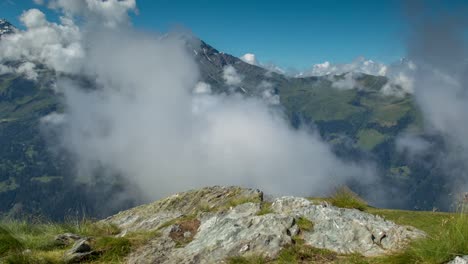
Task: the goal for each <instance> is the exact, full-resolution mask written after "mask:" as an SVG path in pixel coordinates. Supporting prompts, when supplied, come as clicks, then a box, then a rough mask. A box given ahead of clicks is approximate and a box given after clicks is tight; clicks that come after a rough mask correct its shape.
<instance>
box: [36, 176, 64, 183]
mask: <svg viewBox="0 0 468 264" xmlns="http://www.w3.org/2000/svg"><path fill="white" fill-rule="evenodd" d="M61 179H63V177H60V176H42V177H34V178H31V179H30V180H31V181H33V182H40V183H49V182H51V181H54V180H61Z"/></svg>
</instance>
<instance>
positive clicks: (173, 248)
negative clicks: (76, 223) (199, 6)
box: [104, 187, 424, 264]
mask: <svg viewBox="0 0 468 264" xmlns="http://www.w3.org/2000/svg"><path fill="white" fill-rule="evenodd" d="M262 198H263V195H262V193H261V192H260V191H258V190H252V189H242V188H238V187H210V188H203V189H201V190H194V191H189V192H185V193H181V194H177V195H173V196H170V197H168V198H166V199H163V200H161V201H157V202H155V203H152V204H149V205H144V206H140V207H137V208H135V209H131V210H129V211H125V212H121V213H119V214H117V215H115V216H113V217H110V218H108V219H106V220H104V221H105V222H108V223H112V224H116V225H117V226H119V227H120V228H123V229H124V230H125V232H127V231H128V232H133V231H140V230H154V229H159V233H160V235H158V236H156V237H154V238H153V239H151V240H150V241H148V242H147V244H146V245H144V246H142V247H140V248H139V249H137V250H136V251H135V252H132V253H131V254H130V255H129V256H128V258H127V261H128V263H163V264H164V263H181V264H182V263H221V262H223V261H224V260H225V259H226V258H228V257H233V256H247V255H261V256H264V257H268V258H275V257H276V256H277V255H278V253H279V252H280V251H281V250H282V249H283V248H284V247H285V246H287V245H290V244H292V243H293V242H294V239H296V238H297V236H300V237H301V238H302V239H304V241H305V243H306V244H308V245H310V246H313V247H317V248H325V249H329V250H332V251H335V252H338V253H342V254H348V253H355V252H356V253H360V254H363V255H365V256H376V255H381V254H386V253H389V252H392V251H394V250H398V249H401V248H402V247H404V246H405V245H406V243H407V242H408V241H409V240H410V239H415V238H420V237H423V236H424V233H423V232H421V231H419V230H416V229H414V228H411V227H406V226H399V225H396V224H395V223H393V222H390V221H386V220H385V219H383V218H381V217H378V216H375V215H371V214H368V213H365V212H361V211H358V210H353V209H342V208H337V207H334V206H331V205H329V204H326V203H323V204H313V203H311V202H310V201H308V200H307V199H304V198H298V197H282V198H278V199H276V200H275V201H274V202H273V204H272V205H271V210H272V213H268V214H264V215H258V214H259V212H260V209H261V203H260V202H262ZM181 216H183V217H181ZM300 217H302V218H306V219H308V220H310V221H311V222H313V223H314V227H313V229H312V230H301V229H300V227H299V226H298V225H297V224H296V222H297V220H298V219H299V218H300ZM169 220H170V222H167V221H169ZM168 223H171V224H170V225H168Z"/></svg>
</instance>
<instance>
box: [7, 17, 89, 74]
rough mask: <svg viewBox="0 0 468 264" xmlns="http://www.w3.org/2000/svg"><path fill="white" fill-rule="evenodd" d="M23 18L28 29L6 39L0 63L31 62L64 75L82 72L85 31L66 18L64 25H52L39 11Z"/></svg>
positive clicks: (63, 20) (63, 21)
mask: <svg viewBox="0 0 468 264" xmlns="http://www.w3.org/2000/svg"><path fill="white" fill-rule="evenodd" d="M20 19H21V21H22V22H23V23H24V24H25V26H26V30H25V31H17V32H16V33H15V34H9V35H6V36H4V37H3V38H2V41H1V42H0V63H2V62H4V61H8V60H17V61H30V62H33V63H34V62H39V63H42V64H45V65H46V66H48V67H50V68H52V69H55V70H57V71H61V72H68V73H70V72H76V71H78V67H79V65H80V64H81V62H80V60H81V59H82V57H83V52H84V51H83V48H82V46H81V32H80V30H79V28H78V27H77V26H75V24H74V23H73V22H72V21H71V20H67V19H65V18H63V19H62V20H61V22H62V24H56V23H50V22H48V21H47V20H46V19H45V15H44V14H43V13H42V12H41V11H39V10H37V9H31V10H28V11H26V12H24V13H23V14H22V16H21V17H20Z"/></svg>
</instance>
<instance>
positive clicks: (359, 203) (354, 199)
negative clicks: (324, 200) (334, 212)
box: [328, 186, 368, 211]
mask: <svg viewBox="0 0 468 264" xmlns="http://www.w3.org/2000/svg"><path fill="white" fill-rule="evenodd" d="M328 201H329V202H330V203H331V204H332V205H334V206H336V207H341V208H350V209H358V210H360V211H364V210H366V209H367V207H368V205H367V203H366V201H364V200H363V199H362V198H360V197H359V196H358V195H357V194H356V193H354V192H353V191H351V189H349V188H348V187H346V186H343V187H340V188H338V189H336V191H335V193H334V194H333V195H332V196H331V197H330V198H329V200H328Z"/></svg>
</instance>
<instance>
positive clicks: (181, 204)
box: [104, 186, 263, 231]
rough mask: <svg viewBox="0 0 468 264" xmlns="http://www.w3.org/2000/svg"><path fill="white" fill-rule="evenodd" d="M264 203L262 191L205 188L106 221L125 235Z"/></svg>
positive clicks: (141, 207) (131, 210)
mask: <svg viewBox="0 0 468 264" xmlns="http://www.w3.org/2000/svg"><path fill="white" fill-rule="evenodd" d="M262 199H263V193H262V192H260V191H259V190H253V189H244V188H240V187H220V186H214V187H206V188H203V189H199V190H192V191H188V192H184V193H178V194H174V195H172V196H169V197H167V198H165V199H162V200H159V201H156V202H154V203H151V204H146V205H142V206H138V207H135V208H133V209H130V210H127V211H123V212H120V213H118V214H116V215H114V216H111V217H109V218H107V219H105V220H104V221H105V222H107V223H111V224H115V225H117V226H118V227H119V228H121V229H122V230H125V231H136V230H152V229H157V228H159V227H160V226H161V225H163V224H165V223H166V222H168V221H170V220H173V219H175V218H178V217H180V216H183V215H191V214H195V213H198V212H203V211H211V210H217V209H219V208H229V207H230V205H231V204H235V203H236V202H239V201H258V202H260V201H261V200H262Z"/></svg>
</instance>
